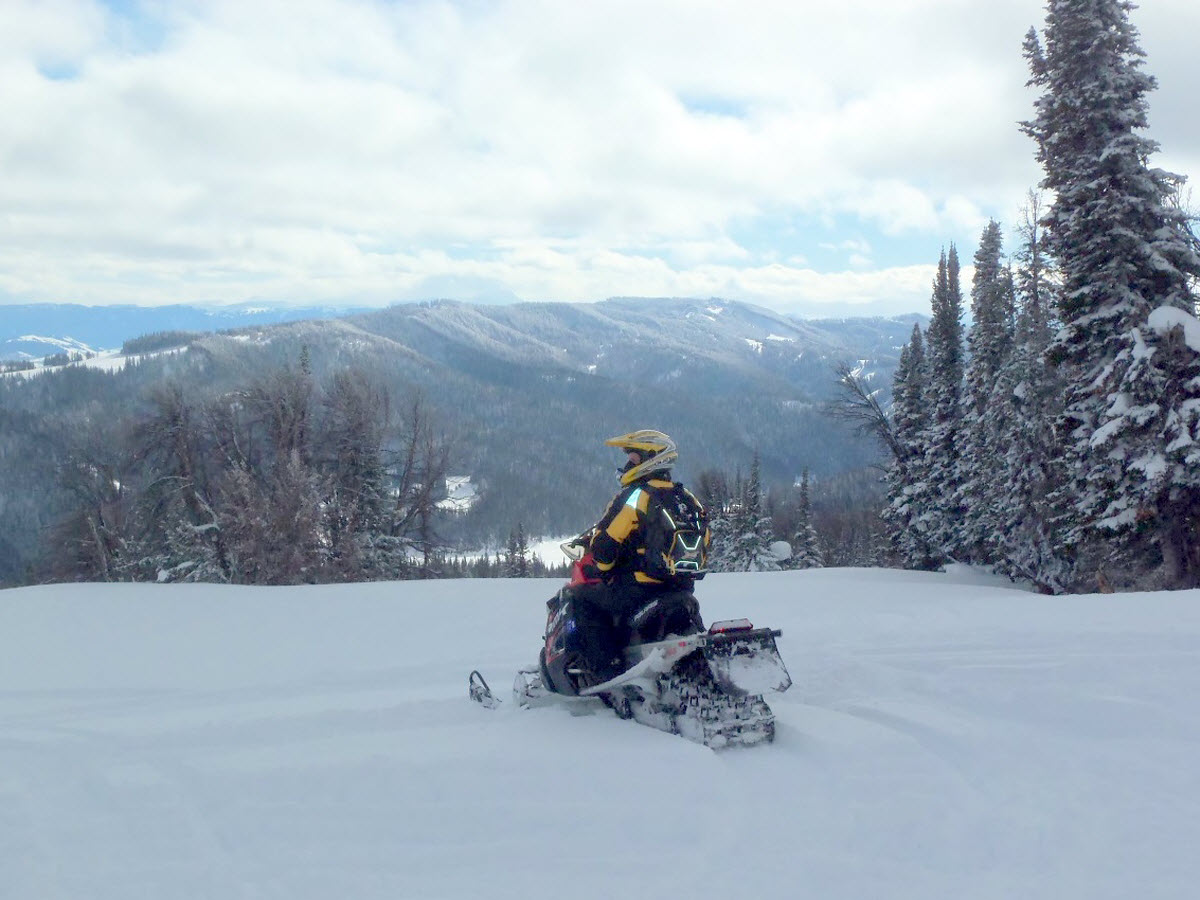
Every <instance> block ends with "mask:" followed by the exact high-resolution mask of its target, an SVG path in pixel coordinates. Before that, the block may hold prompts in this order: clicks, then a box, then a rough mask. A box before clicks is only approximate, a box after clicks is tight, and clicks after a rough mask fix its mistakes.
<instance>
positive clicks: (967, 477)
mask: <svg viewBox="0 0 1200 900" xmlns="http://www.w3.org/2000/svg"><path fill="white" fill-rule="evenodd" d="M1003 241H1004V239H1003V235H1002V234H1001V231H1000V224H999V223H998V222H996V221H995V220H992V221H990V222H988V224H987V227H986V228H984V230H983V234H982V236H981V237H980V239H979V248H978V249H977V250H976V252H975V276H974V278H973V279H972V282H971V319H972V324H971V330H970V332H969V333H968V335H967V346H968V347H969V348H970V356H969V358H968V361H967V365H966V374H965V391H964V393H963V397H962V426H961V435H962V441H961V447H960V453H959V458H958V470H957V473H956V477H955V482H956V490H957V497H956V504H955V505H956V506H957V507H958V508H959V509H961V510H962V511H963V521H962V524H961V527H960V529H959V530H958V532H957V534H958V540H957V543H958V546H959V547H960V553H961V557H962V558H963V559H964V560H967V561H970V562H976V563H982V562H986V561H988V560H989V559H990V558H992V557H993V556H994V550H995V547H996V543H997V540H998V535H997V530H998V527H999V522H998V515H999V511H1000V506H999V493H1000V491H1001V490H1002V489H1003V487H1004V483H1003V481H1002V477H998V476H1000V473H999V472H998V471H997V467H996V462H995V461H996V459H997V458H999V456H1000V455H1001V454H1002V452H1003V448H1004V446H1005V444H1006V441H1007V436H1006V435H1005V433H1004V431H1005V428H1006V427H1007V426H1008V425H1009V424H1010V423H1009V422H1008V421H1007V420H1005V419H1003V418H1001V417H999V416H997V415H996V412H997V410H995V409H992V408H991V404H992V392H993V390H994V389H995V387H996V380H997V378H998V376H999V373H1000V369H1001V367H1002V366H1003V365H1004V363H1005V362H1006V361H1007V359H1008V356H1009V353H1010V352H1011V349H1012V340H1013V334H1012V332H1013V304H1014V300H1013V279H1012V273H1011V271H1010V270H1009V269H1008V268H1007V267H1006V266H1005V265H1004V260H1003V251H1004V243H1003Z"/></svg>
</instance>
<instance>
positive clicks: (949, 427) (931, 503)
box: [922, 244, 964, 559]
mask: <svg viewBox="0 0 1200 900" xmlns="http://www.w3.org/2000/svg"><path fill="white" fill-rule="evenodd" d="M932 306H933V318H932V319H931V320H930V322H929V330H928V332H927V333H926V357H927V360H928V366H929V370H928V371H929V381H928V388H929V393H928V400H929V403H930V408H931V413H932V416H931V420H930V423H929V427H928V431H927V433H928V437H927V439H926V440H925V457H926V466H927V469H928V471H927V474H926V483H925V485H924V496H925V497H926V498H927V499H926V500H925V502H924V504H923V506H924V509H922V514H923V515H925V516H927V517H928V518H929V528H928V534H929V536H930V541H931V544H932V547H933V550H934V552H935V553H936V554H937V555H938V556H939V557H942V558H943V559H944V558H946V557H953V556H955V555H956V554H958V553H960V552H961V550H962V545H963V540H962V535H961V533H960V531H959V524H960V523H961V521H962V519H963V510H962V508H961V507H960V506H959V503H958V486H959V485H958V475H959V472H958V457H959V448H960V435H961V431H962V406H961V397H962V388H963V369H964V360H963V352H964V348H963V324H962V314H963V310H962V288H961V286H960V284H959V263H958V251H957V250H956V249H955V247H954V245H953V244H952V245H951V246H950V251H949V253H943V254H942V258H941V260H940V262H939V263H938V273H937V278H936V280H935V281H934V288H933V297H932Z"/></svg>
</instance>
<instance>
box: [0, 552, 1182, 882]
mask: <svg viewBox="0 0 1200 900" xmlns="http://www.w3.org/2000/svg"><path fill="white" fill-rule="evenodd" d="M556 586H557V583H556V582H555V581H553V580H541V581H536V580H480V581H442V582H406V583H398V584H395V583H382V584H366V585H339V586H306V587H296V588H236V587H219V586H209V585H57V586H44V587H33V588H20V589H13V590H7V591H0V873H3V876H2V877H0V896H2V897H5V898H7V897H13V898H24V897H38V898H72V900H77V898H95V900H118V898H120V900H124V898H127V897H157V898H177V897H202V898H222V900H224V898H240V897H246V898H249V897H278V898H288V900H308V898H322V900H325V898H330V897H354V898H356V900H367V898H387V900H397V898H445V900H458V898H481V897H484V898H519V900H537V898H554V900H562V898H563V897H571V898H582V900H590V898H610V897H617V896H650V897H657V896H670V897H676V896H682V897H694V898H709V897H711V898H722V900H727V898H738V897H801V896H802V897H814V898H821V900H831V898H876V897H887V898H889V900H903V898H921V900H926V898H942V897H970V898H972V900H987V898H995V900H1000V898H1004V900H1007V898H1012V897H1020V898H1022V900H1029V898H1055V900H1064V898H1065V900H1073V898H1079V900H1083V898H1087V900H1103V898H1120V900H1129V898H1133V897H1136V898H1139V900H1140V898H1156V900H1158V898H1162V900H1166V898H1186V897H1192V896H1195V894H1196V884H1197V882H1200V857H1198V856H1197V854H1196V853H1195V846H1196V843H1197V839H1200V753H1197V747H1198V746H1200V745H1198V741H1200V699H1198V698H1200V592H1196V591H1180V592H1176V593H1146V594H1114V595H1097V596H1084V597H1057V598H1050V597H1042V596H1037V595H1033V594H1029V593H1026V592H1023V591H1020V590H1017V589H1014V588H1012V587H1009V586H1006V585H1005V584H1004V583H1003V582H1001V581H1000V580H998V579H996V578H995V577H994V576H989V575H986V574H984V573H979V572H977V571H975V570H969V569H953V570H951V571H950V572H949V573H947V574H928V573H911V572H900V571H890V570H863V569H860V570H853V569H842V570H806V571H802V572H781V573H771V574H755V575H714V576H710V577H709V578H707V579H706V580H705V581H703V582H702V583H701V584H700V586H699V591H698V595H699V597H700V600H701V605H702V608H703V610H704V614H705V617H706V619H708V620H716V619H723V618H737V617H739V616H749V617H750V618H751V619H752V620H753V621H754V622H755V623H756V624H759V625H770V626H773V627H777V628H781V629H782V630H783V636H782V637H781V638H780V640H779V646H780V650H781V652H782V653H783V655H784V658H785V659H786V661H787V663H788V666H789V668H790V670H791V674H792V677H793V679H794V680H795V685H794V687H793V688H792V689H791V690H790V691H789V692H788V693H786V694H783V695H772V697H771V698H770V702H771V705H772V707H773V708H774V709H775V711H776V714H777V721H778V737H777V740H776V741H775V743H774V744H772V745H770V746H764V747H756V748H744V749H737V750H729V751H722V752H714V751H711V750H708V749H705V748H704V747H701V746H699V745H697V744H693V743H689V742H688V741H685V740H683V739H681V738H677V737H673V736H670V735H667V734H663V733H661V732H657V731H653V730H651V729H648V728H645V727H642V726H639V725H636V724H634V723H630V722H624V721H620V720H618V719H617V718H615V717H614V716H613V715H612V714H611V713H610V712H608V711H607V710H603V709H601V708H599V706H598V705H593V704H591V703H590V702H588V701H585V702H583V703H576V704H573V705H571V706H567V705H565V704H564V705H555V706H550V707H547V708H541V709H536V710H529V711H521V710H518V709H515V708H513V706H512V704H511V703H507V704H505V705H504V706H502V707H501V708H500V709H497V710H492V711H489V710H485V709H483V708H482V707H480V706H477V705H475V704H472V703H471V702H470V701H469V700H468V699H467V674H468V673H469V671H470V670H471V669H473V668H479V669H481V670H482V672H483V673H484V675H485V676H486V677H487V679H488V680H489V682H490V683H491V685H492V687H493V689H496V690H497V691H498V692H501V693H507V686H508V684H509V683H510V681H511V678H512V675H513V672H514V670H515V669H516V668H517V667H518V666H520V665H523V664H527V663H529V662H530V661H532V659H533V655H534V653H535V651H536V645H537V641H538V637H539V635H540V634H541V630H542V624H543V621H542V619H543V616H544V611H545V607H544V603H543V601H544V600H545V598H547V597H548V596H550V594H551V593H552V592H553V590H554V589H555V587H556Z"/></svg>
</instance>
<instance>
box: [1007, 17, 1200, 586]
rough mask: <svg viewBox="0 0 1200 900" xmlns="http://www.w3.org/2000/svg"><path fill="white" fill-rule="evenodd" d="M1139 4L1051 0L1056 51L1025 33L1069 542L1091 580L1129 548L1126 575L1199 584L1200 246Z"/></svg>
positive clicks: (1050, 41)
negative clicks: (1195, 284)
mask: <svg viewBox="0 0 1200 900" xmlns="http://www.w3.org/2000/svg"><path fill="white" fill-rule="evenodd" d="M1133 8H1134V5H1133V4H1132V3H1130V2H1128V0H1050V2H1049V4H1048V11H1047V18H1046V29H1045V45H1044V46H1043V44H1042V43H1041V41H1040V40H1039V37H1038V34H1037V32H1036V31H1035V30H1033V29H1031V30H1030V32H1029V34H1028V36H1027V37H1026V41H1025V56H1026V58H1027V60H1028V62H1029V66H1030V70H1031V73H1032V77H1031V80H1030V83H1031V84H1033V85H1035V86H1037V87H1039V88H1041V90H1042V95H1041V96H1040V97H1039V98H1038V100H1037V101H1036V102H1035V111H1036V115H1035V117H1034V119H1033V120H1032V121H1029V122H1026V123H1024V129H1025V131H1026V133H1027V134H1029V135H1030V136H1031V137H1032V138H1033V139H1034V140H1035V141H1036V142H1037V146H1038V152H1037V157H1038V160H1039V161H1040V162H1041V163H1042V166H1043V168H1044V170H1045V178H1044V179H1043V181H1042V185H1043V187H1045V188H1047V189H1049V190H1051V191H1053V192H1054V196H1055V199H1054V203H1053V205H1052V206H1051V209H1050V212H1049V215H1048V216H1047V218H1046V225H1047V229H1048V245H1049V248H1050V250H1051V252H1052V253H1053V255H1054V257H1055V258H1056V260H1057V261H1058V264H1059V267H1060V270H1061V272H1062V279H1063V292H1062V295H1061V298H1060V300H1059V304H1058V311H1059V318H1060V319H1061V324H1062V327H1061V329H1060V331H1059V332H1058V334H1057V336H1056V337H1055V339H1054V341H1053V343H1052V345H1051V347H1050V354H1051V357H1052V359H1054V360H1055V361H1056V362H1057V363H1058V364H1059V365H1060V366H1061V368H1062V373H1063V378H1064V381H1065V387H1066V390H1065V410H1064V413H1063V417H1062V425H1061V427H1062V430H1063V433H1064V435H1065V436H1066V438H1067V440H1066V443H1065V446H1064V448H1063V450H1064V455H1065V460H1066V464H1067V478H1068V481H1067V483H1066V486H1065V488H1064V491H1063V497H1064V498H1070V499H1071V501H1072V506H1073V509H1074V521H1073V522H1072V523H1071V525H1072V527H1071V528H1070V529H1069V530H1068V532H1067V534H1066V540H1067V542H1068V545H1069V549H1070V550H1071V551H1072V553H1073V554H1074V555H1075V557H1076V558H1077V559H1078V560H1079V561H1080V565H1081V568H1080V571H1079V584H1078V586H1080V587H1091V586H1093V585H1094V581H1093V580H1092V579H1093V578H1095V577H1096V576H1097V575H1098V574H1099V571H1100V566H1101V564H1102V562H1103V561H1104V560H1107V559H1111V558H1113V557H1114V556H1116V557H1117V558H1121V559H1123V560H1124V561H1125V564H1126V565H1127V566H1128V567H1129V571H1127V572H1125V573H1123V575H1124V576H1125V577H1123V578H1122V582H1123V583H1125V584H1142V585H1148V586H1156V585H1163V586H1167V587H1191V586H1194V585H1196V584H1198V583H1200V545H1198V542H1197V539H1196V534H1195V525H1194V524H1193V523H1195V522H1196V521H1197V518H1198V516H1200V467H1198V466H1196V465H1195V464H1194V461H1193V457H1194V454H1195V451H1194V447H1195V444H1196V441H1197V439H1198V438H1200V435H1197V433H1196V432H1195V430H1194V424H1193V422H1192V415H1193V413H1192V410H1193V409H1195V407H1196V406H1197V405H1198V404H1200V381H1197V380H1196V377H1195V376H1196V365H1195V359H1194V357H1195V352H1196V351H1195V348H1193V347H1191V346H1189V341H1188V339H1187V332H1188V331H1189V330H1192V329H1194V328H1195V327H1196V320H1195V319H1194V318H1193V315H1194V312H1195V303H1194V301H1195V298H1194V296H1193V293H1192V288H1191V280H1192V279H1194V278H1195V277H1196V276H1197V274H1198V273H1200V254H1198V252H1197V245H1196V240H1195V237H1194V236H1193V235H1192V234H1191V232H1190V231H1189V229H1188V222H1187V219H1186V216H1185V214H1184V213H1183V212H1182V210H1180V209H1179V208H1178V206H1177V205H1175V204H1172V203H1171V202H1169V199H1170V197H1171V195H1172V192H1173V191H1174V190H1175V189H1176V188H1177V186H1178V183H1179V182H1178V179H1177V178H1176V177H1175V176H1172V175H1170V174H1169V173H1166V172H1163V171H1161V170H1159V169H1152V168H1150V166H1149V158H1150V156H1151V155H1152V154H1153V153H1154V152H1155V151H1156V150H1157V149H1158V148H1157V144H1155V142H1154V141H1152V140H1150V139H1149V138H1147V137H1145V136H1144V135H1142V134H1140V133H1139V132H1140V131H1141V130H1143V129H1145V127H1146V125H1147V108H1148V104H1147V100H1146V95H1147V93H1148V92H1149V91H1151V90H1152V89H1153V88H1154V87H1155V81H1154V79H1153V78H1152V77H1151V76H1150V75H1148V74H1146V73H1145V72H1143V71H1142V61H1143V57H1144V53H1143V52H1142V50H1141V48H1140V47H1139V45H1138V35H1137V31H1136V29H1135V28H1134V27H1133V25H1132V23H1131V22H1130V18H1129V16H1130V12H1131V10H1132V9H1133ZM1196 343H1197V344H1200V340H1197V341H1196ZM1108 574H1109V577H1110V578H1111V577H1113V575H1114V574H1115V573H1113V572H1111V571H1110V572H1109V573H1108Z"/></svg>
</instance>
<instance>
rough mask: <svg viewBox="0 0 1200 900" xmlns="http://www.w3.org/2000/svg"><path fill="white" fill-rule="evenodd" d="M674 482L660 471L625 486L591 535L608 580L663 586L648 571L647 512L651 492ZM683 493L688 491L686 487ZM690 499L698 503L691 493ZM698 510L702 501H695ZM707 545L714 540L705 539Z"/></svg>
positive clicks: (670, 487) (598, 562) (668, 487)
mask: <svg viewBox="0 0 1200 900" xmlns="http://www.w3.org/2000/svg"><path fill="white" fill-rule="evenodd" d="M674 488H675V482H673V481H672V480H671V478H670V474H669V473H667V472H657V473H653V474H651V475H649V476H648V477H646V478H642V479H640V480H638V481H635V482H633V483H632V484H629V485H626V486H625V487H624V488H622V489H621V491H620V493H618V494H617V496H616V497H614V498H613V500H612V502H611V503H610V504H609V506H608V510H607V511H606V512H605V513H604V516H603V517H602V518H601V519H600V521H599V522H598V523H597V524H596V530H595V533H594V534H593V536H592V557H593V558H594V559H595V561H596V567H597V568H598V569H599V570H600V573H601V574H602V575H603V576H604V578H605V579H606V580H610V579H611V580H615V581H617V582H624V583H630V582H633V583H636V584H642V585H657V584H663V581H662V580H661V579H659V578H655V577H652V576H651V575H649V574H647V572H646V568H647V566H646V540H645V535H646V512H647V509H648V508H649V505H650V502H651V491H652V490H661V491H671V490H674ZM682 490H684V491H687V489H686V488H682ZM687 493H688V496H689V497H691V498H692V500H695V497H693V496H692V494H691V493H690V492H687ZM696 505H697V506H698V507H699V505H700V504H699V502H698V501H697V502H696ZM704 540H705V544H706V545H707V544H708V543H709V541H710V540H711V539H710V537H709V535H708V534H707V530H706V533H705V536H704Z"/></svg>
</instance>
